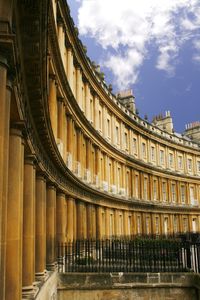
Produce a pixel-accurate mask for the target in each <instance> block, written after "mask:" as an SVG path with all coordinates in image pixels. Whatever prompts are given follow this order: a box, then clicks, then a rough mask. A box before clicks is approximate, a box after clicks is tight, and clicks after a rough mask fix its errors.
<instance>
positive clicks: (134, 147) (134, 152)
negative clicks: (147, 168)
mask: <svg viewBox="0 0 200 300" xmlns="http://www.w3.org/2000/svg"><path fill="white" fill-rule="evenodd" d="M133 154H137V139H136V138H133Z"/></svg>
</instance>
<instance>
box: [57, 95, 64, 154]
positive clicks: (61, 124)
mask: <svg viewBox="0 0 200 300" xmlns="http://www.w3.org/2000/svg"><path fill="white" fill-rule="evenodd" d="M58 139H59V141H58V140H57V143H58V142H59V145H58V147H59V151H60V153H61V156H62V157H63V156H64V155H63V154H64V140H65V136H64V103H63V99H62V98H61V97H60V98H58Z"/></svg>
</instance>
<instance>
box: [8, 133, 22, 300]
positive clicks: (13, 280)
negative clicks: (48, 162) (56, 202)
mask: <svg viewBox="0 0 200 300" xmlns="http://www.w3.org/2000/svg"><path fill="white" fill-rule="evenodd" d="M23 166H24V145H23V139H22V132H21V130H20V129H17V128H15V129H14V128H12V129H11V130H10V145H9V170H8V205H7V246H6V293H5V295H6V296H5V299H7V300H13V299H15V300H21V298H22V295H21V293H22V230H23V227H22V224H23V223H22V220H23Z"/></svg>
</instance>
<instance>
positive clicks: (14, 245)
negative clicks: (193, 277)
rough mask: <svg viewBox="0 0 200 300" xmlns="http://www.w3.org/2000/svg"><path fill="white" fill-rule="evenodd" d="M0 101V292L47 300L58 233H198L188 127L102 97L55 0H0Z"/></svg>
mask: <svg viewBox="0 0 200 300" xmlns="http://www.w3.org/2000/svg"><path fill="white" fill-rule="evenodd" d="M0 104H1V106H0V112H1V118H0V172H1V176H0V178H1V180H0V286H1V288H0V299H2V300H4V299H7V300H14V299H15V300H19V299H22V295H23V297H24V298H25V297H27V295H28V296H30V295H32V296H33V295H35V296H33V297H35V298H36V297H38V298H37V299H51V297H52V299H54V298H53V297H54V295H53V292H52V294H51V297H50V296H45V294H44V295H43V296H42V294H41V293H42V292H44V293H45V288H44V291H41V290H40V286H41V282H42V281H43V282H44V281H45V284H46V285H47V286H48V284H51V287H52V290H53V288H54V285H53V284H52V283H51V282H54V281H52V280H53V279H52V276H56V275H55V274H54V273H55V272H53V273H52V272H51V274H53V275H52V276H51V278H50V276H49V273H48V271H52V270H55V269H56V244H57V243H58V242H66V241H72V240H74V239H85V238H89V239H96V238H98V239H100V238H104V237H107V238H109V237H112V236H119V235H124V236H126V235H136V234H151V233H154V234H170V233H176V232H188V231H194V232H196V231H199V229H200V227H199V226H200V224H199V220H200V209H199V201H200V146H199V144H198V143H197V142H194V140H192V139H190V138H188V136H190V135H192V132H191V134H190V130H191V129H192V130H193V129H194V128H193V127H195V124H194V126H193V125H192V126H189V127H188V128H187V131H186V136H185V137H184V136H181V135H177V134H175V133H173V130H172V122H171V117H170V115H169V113H168V112H167V114H166V117H165V118H163V117H161V116H159V117H158V118H156V119H155V120H154V122H153V123H152V124H151V123H149V122H147V121H146V120H143V119H141V118H140V117H139V116H138V115H137V114H136V113H135V103H134V97H133V96H132V94H131V92H130V91H127V92H121V93H119V94H118V95H117V96H115V95H113V94H112V91H111V88H110V87H107V86H106V84H105V82H104V78H103V74H102V73H101V72H100V71H99V68H98V66H96V65H95V64H94V63H92V62H91V61H90V59H89V58H88V57H87V55H86V49H85V47H84V46H83V45H82V43H81V41H80V39H79V37H78V30H77V28H75V27H74V23H73V20H72V18H71V17H70V10H69V7H68V6H67V3H66V1H65V0H58V1H57V0H48V1H47V0H43V1H39V0H22V1H12V0H0ZM197 127H198V124H197ZM197 131H198V130H197ZM195 133H196V131H195ZM197 136H198V134H197ZM197 140H198V138H197ZM48 278H49V279H48ZM45 284H44V285H43V287H45ZM46 290H48V287H47V288H46ZM37 295H38V296H37ZM45 297H47V298H45ZM35 298H34V299H35Z"/></svg>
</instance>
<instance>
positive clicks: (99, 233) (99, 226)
mask: <svg viewBox="0 0 200 300" xmlns="http://www.w3.org/2000/svg"><path fill="white" fill-rule="evenodd" d="M97 239H102V208H101V206H97Z"/></svg>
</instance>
